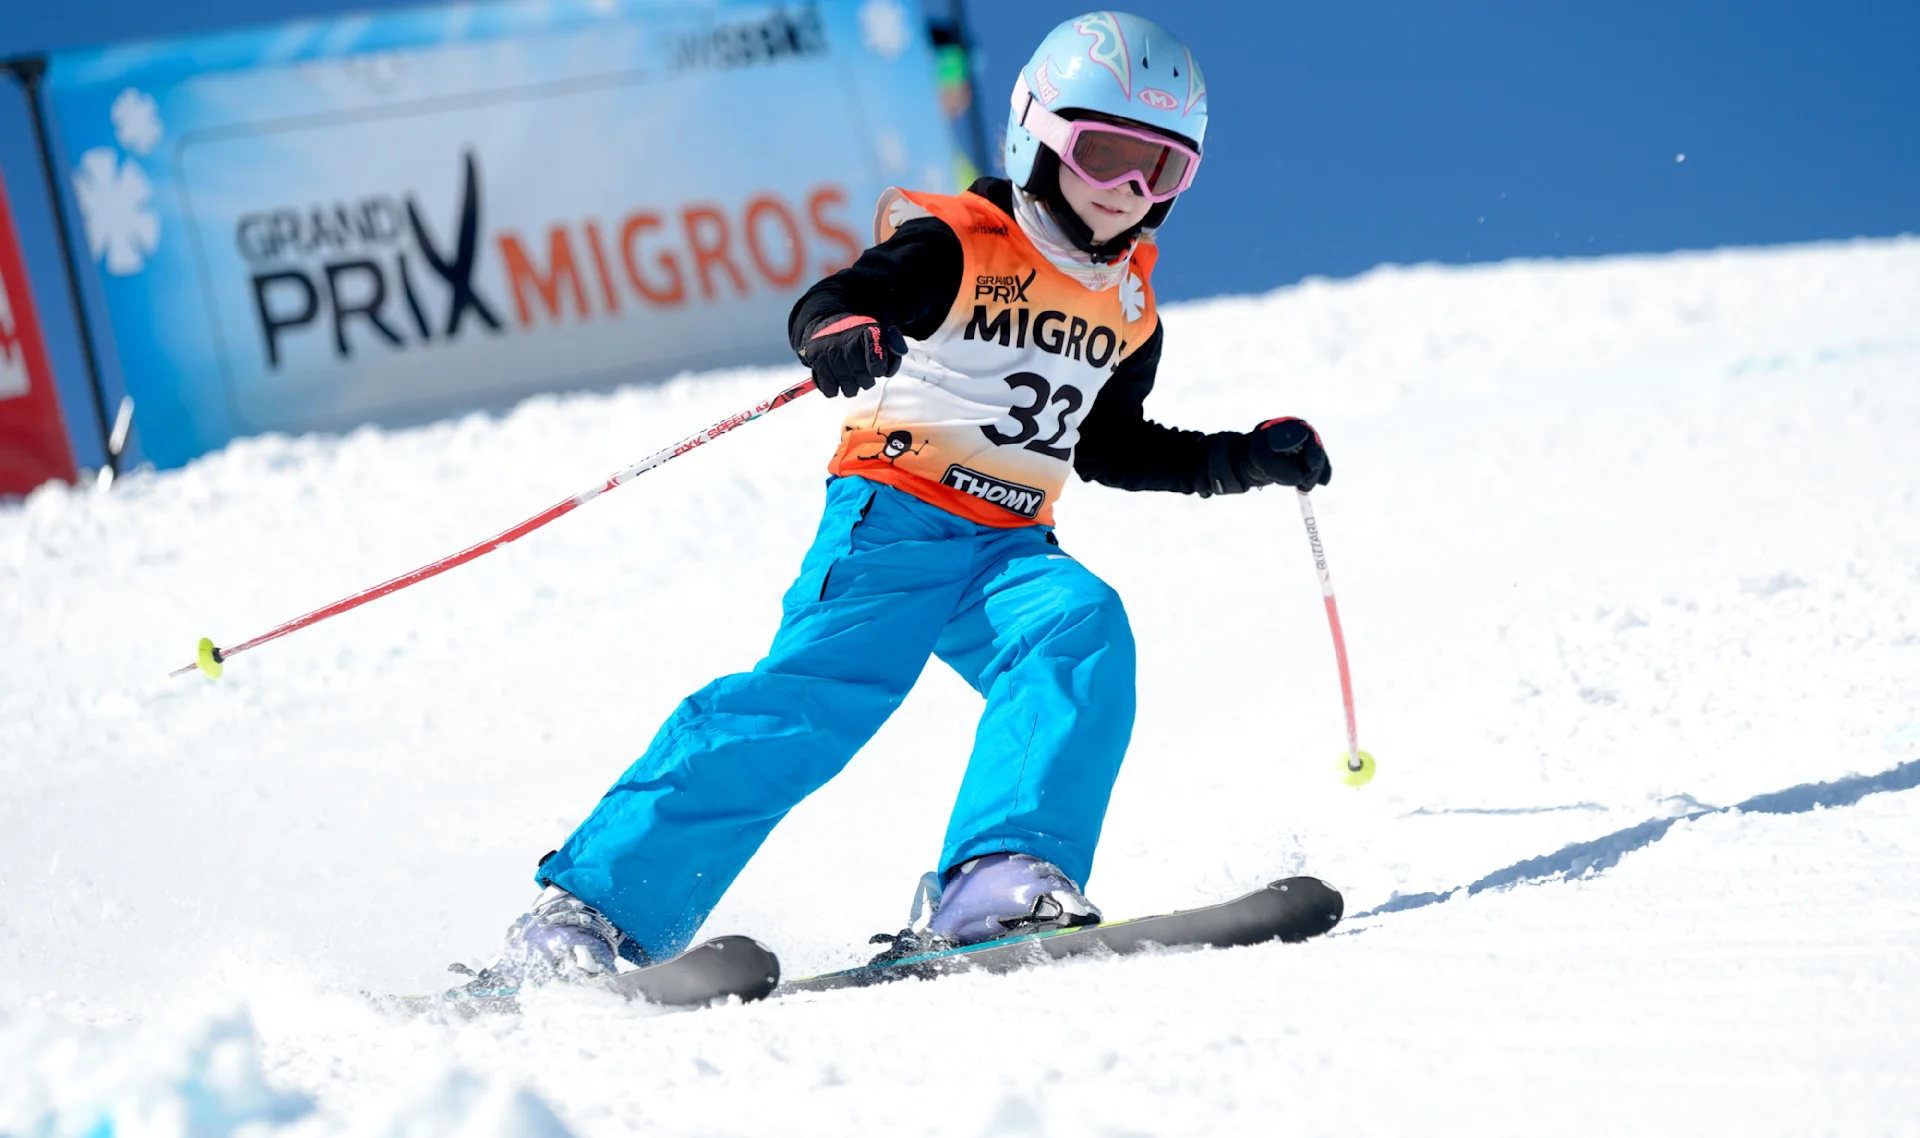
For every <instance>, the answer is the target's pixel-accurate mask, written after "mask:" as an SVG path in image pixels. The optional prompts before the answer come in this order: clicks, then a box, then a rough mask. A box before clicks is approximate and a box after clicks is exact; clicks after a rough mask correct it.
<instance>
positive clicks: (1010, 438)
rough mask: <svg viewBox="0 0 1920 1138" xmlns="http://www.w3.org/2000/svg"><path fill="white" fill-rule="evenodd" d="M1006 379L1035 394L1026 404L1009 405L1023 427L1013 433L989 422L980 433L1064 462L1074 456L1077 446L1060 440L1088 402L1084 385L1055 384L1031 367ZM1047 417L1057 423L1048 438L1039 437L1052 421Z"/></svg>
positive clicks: (1010, 413) (996, 442) (1011, 414)
mask: <svg viewBox="0 0 1920 1138" xmlns="http://www.w3.org/2000/svg"><path fill="white" fill-rule="evenodd" d="M1006 382H1007V386H1008V387H1011V388H1013V389H1014V390H1015V391H1027V392H1031V393H1032V396H1033V398H1032V401H1031V402H1029V403H1027V404H1026V405H1025V406H1012V407H1008V408H1007V415H1008V417H1009V418H1011V419H1012V420H1013V421H1014V422H1015V423H1018V424H1019V425H1020V429H1019V430H1018V431H1015V432H1013V433H1011V434H1009V433H1008V432H1006V431H1003V430H1001V429H1000V428H999V426H997V425H988V426H985V427H981V428H980V433H981V434H983V435H985V436H987V440H988V441H989V442H991V443H992V444H993V445H994V446H1000V447H1012V446H1023V447H1025V448H1026V449H1027V450H1030V451H1033V452H1034V453H1036V454H1044V455H1046V456H1047V457H1048V458H1057V459H1059V460H1060V461H1061V462H1067V461H1069V460H1070V459H1072V457H1073V449H1072V448H1071V447H1063V446H1061V445H1059V444H1060V440H1062V439H1064V438H1066V436H1067V429H1068V426H1069V423H1068V420H1069V418H1070V417H1071V416H1072V415H1073V413H1074V412H1076V411H1078V410H1080V404H1081V403H1083V402H1085V400H1086V396H1084V395H1082V394H1080V389H1079V388H1077V387H1075V386H1073V385H1072V384H1070V383H1063V384H1061V385H1060V386H1059V387H1054V386H1053V385H1052V384H1050V383H1048V382H1047V377H1046V376H1044V375H1037V374H1035V373H1033V372H1030V371H1017V372H1014V373H1013V374H1012V375H1010V376H1007V379H1006ZM1055 406H1058V407H1059V408H1060V409H1059V410H1058V411H1053V410H1052V408H1054V407H1055ZM1050 412H1051V413H1050ZM1049 413H1050V414H1049ZM1043 417H1047V418H1051V419H1052V424H1051V425H1052V427H1053V433H1052V434H1050V435H1048V436H1047V437H1046V438H1044V439H1042V438H1040V437H1038V436H1039V434H1040V432H1041V431H1043V430H1045V429H1046V427H1047V425H1048V424H1044V423H1042V422H1041V419H1042V418H1043Z"/></svg>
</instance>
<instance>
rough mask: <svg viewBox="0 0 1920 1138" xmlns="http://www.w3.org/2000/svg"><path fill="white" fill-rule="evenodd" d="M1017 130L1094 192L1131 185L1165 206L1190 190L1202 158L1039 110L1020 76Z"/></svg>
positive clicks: (1112, 127) (1144, 133) (1160, 141)
mask: <svg viewBox="0 0 1920 1138" xmlns="http://www.w3.org/2000/svg"><path fill="white" fill-rule="evenodd" d="M1013 109H1014V110H1015V111H1016V112H1017V113H1018V114H1019V116H1020V125H1021V126H1023V127H1025V128H1027V130H1028V132H1029V133H1031V134H1032V135H1033V136H1034V137H1035V138H1037V139H1039V140H1040V141H1041V142H1044V143H1046V145H1047V148H1048V149H1050V150H1052V151H1053V152H1054V153H1055V154H1058V155H1059V156H1060V161H1061V162H1064V163H1065V164H1066V166H1067V168H1068V169H1069V170H1072V171H1073V172H1074V173H1076V174H1078V175H1080V177H1081V179H1082V180H1083V181H1085V182H1086V183H1087V184H1088V185H1090V186H1092V187H1093V188H1094V189H1097V190H1110V189H1112V188H1113V187H1115V186H1117V185H1119V184H1121V183H1122V182H1132V183H1133V184H1134V185H1135V186H1137V187H1139V190H1140V193H1141V194H1143V195H1144V196H1145V197H1146V198H1147V199H1148V200H1149V201H1154V202H1164V201H1169V200H1171V199H1172V198H1174V197H1175V196H1177V195H1179V194H1181V193H1183V192H1185V190H1186V188H1187V187H1188V186H1191V185H1193V175H1194V172H1195V171H1196V170H1198V169H1199V168H1200V152H1199V151H1198V150H1195V149H1193V148H1192V147H1190V146H1187V145H1186V144H1185V143H1181V142H1176V141H1174V140H1173V139H1171V138H1168V137H1167V136H1166V135H1164V134H1156V133H1154V132H1153V131H1150V130H1135V129H1133V128H1132V127H1124V126H1121V125H1119V124H1118V123H1110V122H1100V121H1097V120H1093V119H1077V120H1068V119H1063V118H1061V117H1060V116H1059V115H1056V114H1054V113H1053V112H1052V111H1050V110H1048V109H1047V108H1045V107H1043V106H1041V105H1040V101H1039V100H1038V99H1036V98H1034V97H1033V92H1031V91H1029V90H1027V77H1026V76H1024V75H1022V76H1021V77H1020V80H1019V82H1017V83H1015V84H1014V86H1013Z"/></svg>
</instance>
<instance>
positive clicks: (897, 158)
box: [873, 130, 907, 176]
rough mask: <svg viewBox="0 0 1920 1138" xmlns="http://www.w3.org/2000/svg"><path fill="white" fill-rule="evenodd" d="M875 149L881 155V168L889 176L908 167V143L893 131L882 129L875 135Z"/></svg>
mask: <svg viewBox="0 0 1920 1138" xmlns="http://www.w3.org/2000/svg"><path fill="white" fill-rule="evenodd" d="M873 149H874V150H875V151H876V152H878V153H879V155H880V168H881V169H883V170H885V171H886V172H887V174H888V175H889V176H892V175H895V174H898V173H899V172H900V171H902V170H905V169H906V168H907V144H906V142H905V140H903V139H902V138H901V137H900V136H899V135H898V134H895V133H894V132H893V131H890V130H882V131H881V132H880V133H879V134H877V135H875V136H874V139H873Z"/></svg>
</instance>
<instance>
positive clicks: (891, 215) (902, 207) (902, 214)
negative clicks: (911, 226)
mask: <svg viewBox="0 0 1920 1138" xmlns="http://www.w3.org/2000/svg"><path fill="white" fill-rule="evenodd" d="M932 216H933V215H932V214H930V213H928V212H927V211H926V208H925V207H924V206H922V205H921V204H920V203H919V202H916V201H914V200H913V199H912V198H910V197H908V196H907V195H905V194H895V195H894V198H893V204H891V205H889V206H888V207H887V224H888V225H891V226H893V227H894V228H895V229H898V228H900V227H901V226H903V225H905V224H906V223H907V222H909V221H912V220H914V219H915V218H919V217H932Z"/></svg>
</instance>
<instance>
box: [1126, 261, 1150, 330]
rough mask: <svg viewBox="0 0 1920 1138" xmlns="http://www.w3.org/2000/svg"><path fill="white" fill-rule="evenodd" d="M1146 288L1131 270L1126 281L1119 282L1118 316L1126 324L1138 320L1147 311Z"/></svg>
mask: <svg viewBox="0 0 1920 1138" xmlns="http://www.w3.org/2000/svg"><path fill="white" fill-rule="evenodd" d="M1146 292H1147V286H1146V285H1143V284H1141V283H1140V274H1139V273H1136V272H1133V271H1131V270H1129V271H1128V273H1127V279H1126V280H1123V281H1121V282H1120V314H1121V315H1122V316H1125V317H1126V318H1127V322H1128V323H1132V322H1133V321H1135V320H1138V319H1140V314H1141V313H1142V312H1145V311H1146V310H1147V295H1146Z"/></svg>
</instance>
